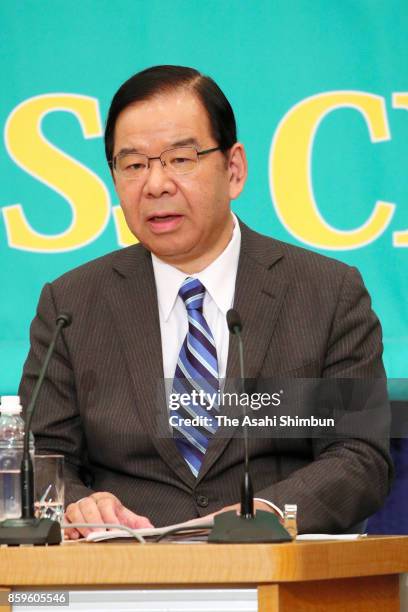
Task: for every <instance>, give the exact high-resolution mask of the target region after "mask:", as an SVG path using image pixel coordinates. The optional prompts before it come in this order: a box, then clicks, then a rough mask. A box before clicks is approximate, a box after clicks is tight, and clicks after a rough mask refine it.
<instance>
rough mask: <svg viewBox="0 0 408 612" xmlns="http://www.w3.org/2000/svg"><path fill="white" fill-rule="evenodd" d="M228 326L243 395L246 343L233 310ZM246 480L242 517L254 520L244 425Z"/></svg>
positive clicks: (228, 317) (231, 310)
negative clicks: (234, 343)
mask: <svg viewBox="0 0 408 612" xmlns="http://www.w3.org/2000/svg"><path fill="white" fill-rule="evenodd" d="M227 325H228V329H229V331H230V334H232V335H233V336H236V337H237V338H238V348H239V369H240V375H241V393H245V368H244V343H243V342H242V336H241V332H242V322H241V317H240V316H239V313H238V312H237V311H236V310H234V309H233V308H231V309H230V310H229V311H228V312H227ZM242 416H243V417H244V418H245V416H246V404H245V403H244V405H243V410H242ZM243 431H244V480H243V481H242V485H241V516H243V517H245V518H253V516H254V489H253V486H252V479H251V475H250V473H249V451H248V426H247V425H246V424H244V426H243Z"/></svg>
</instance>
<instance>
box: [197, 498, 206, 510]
mask: <svg viewBox="0 0 408 612" xmlns="http://www.w3.org/2000/svg"><path fill="white" fill-rule="evenodd" d="M196 502H197V504H198V505H199V506H200V508H206V507H207V506H208V497H206V496H205V495H197V497H196Z"/></svg>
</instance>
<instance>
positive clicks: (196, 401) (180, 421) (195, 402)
mask: <svg viewBox="0 0 408 612" xmlns="http://www.w3.org/2000/svg"><path fill="white" fill-rule="evenodd" d="M283 395H284V391H283V390H281V391H278V392H274V393H266V392H264V393H236V392H234V393H227V392H221V391H218V392H216V393H208V392H206V391H204V390H203V389H200V390H196V389H194V390H192V391H191V392H190V393H171V394H170V396H169V409H170V416H169V423H170V426H171V427H206V428H211V427H212V426H214V420H215V421H216V424H217V427H220V426H223V427H238V426H242V427H262V428H264V427H275V428H277V427H282V428H285V427H319V428H320V427H325V428H326V427H335V419H334V418H331V417H330V418H328V417H316V416H314V415H310V416H307V417H300V416H299V415H292V416H291V415H289V414H267V415H266V414H263V415H262V416H259V414H257V415H256V416H255V415H254V414H253V412H256V413H258V411H260V410H265V409H268V408H279V407H280V406H281V404H282V397H283ZM225 407H234V408H236V409H237V415H227V414H225V413H222V414H219V412H220V411H221V409H222V410H224V409H225ZM197 408H198V409H200V411H202V412H204V411H205V412H208V413H211V414H209V415H206V414H199V415H197ZM173 412H177V414H172V413H173ZM240 412H241V414H239V413H240ZM184 413H187V416H185V415H184ZM192 413H193V414H192Z"/></svg>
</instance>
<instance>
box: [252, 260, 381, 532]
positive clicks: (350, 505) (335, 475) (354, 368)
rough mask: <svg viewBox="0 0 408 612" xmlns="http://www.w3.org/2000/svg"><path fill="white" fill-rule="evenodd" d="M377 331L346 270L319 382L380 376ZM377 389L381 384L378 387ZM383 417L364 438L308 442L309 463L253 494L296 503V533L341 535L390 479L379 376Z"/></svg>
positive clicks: (359, 286)
mask: <svg viewBox="0 0 408 612" xmlns="http://www.w3.org/2000/svg"><path fill="white" fill-rule="evenodd" d="M384 377H385V374H384V369H383V365H382V340H381V328H380V324H379V321H378V319H377V317H376V316H375V314H374V312H373V311H372V310H371V302H370V298H369V295H368V293H367V291H366V289H365V287H364V284H363V281H362V279H361V276H360V274H359V272H358V271H357V270H356V269H354V268H348V269H347V271H346V273H345V276H344V280H343V283H342V286H341V291H340V295H339V298H338V302H337V306H336V310H335V316H334V319H333V323H332V328H331V334H330V340H329V342H328V345H327V350H326V355H325V359H324V364H323V369H322V378H341V379H343V378H344V379H347V378H359V379H365V378H366V379H377V382H378V379H379V378H384ZM380 386H381V384H380ZM381 402H382V411H383V412H382V413H383V415H384V418H383V419H382V420H381V419H380V420H379V421H378V422H376V421H373V422H370V423H367V431H366V435H365V436H362V435H361V432H359V435H358V436H356V437H345V438H342V439H340V440H335V439H333V438H332V439H321V438H316V439H313V440H312V446H313V455H314V461H312V462H311V463H310V464H308V465H307V466H305V467H303V468H301V469H299V470H297V471H295V472H293V473H292V474H290V475H289V477H288V478H286V479H285V480H282V481H280V482H278V483H276V484H273V485H271V486H268V487H267V488H265V489H263V490H260V491H257V492H256V496H257V497H260V498H266V499H270V500H272V501H273V502H274V503H275V504H277V505H278V506H280V507H281V508H283V506H284V504H285V503H297V505H298V528H299V531H300V532H316V531H318V532H322V531H324V532H329V533H330V532H341V531H344V530H346V529H347V528H349V527H350V525H352V524H353V523H356V522H357V521H361V520H362V519H364V518H366V517H367V516H369V515H370V514H372V513H373V512H375V511H376V510H377V509H378V508H379V507H380V506H381V505H382V503H383V501H384V499H385V497H386V495H387V492H388V489H389V483H390V480H391V478H390V476H391V475H392V463H391V459H390V456H389V452H388V436H389V431H388V427H389V416H388V400H387V394H386V383H385V378H384V385H383V395H382V398H381Z"/></svg>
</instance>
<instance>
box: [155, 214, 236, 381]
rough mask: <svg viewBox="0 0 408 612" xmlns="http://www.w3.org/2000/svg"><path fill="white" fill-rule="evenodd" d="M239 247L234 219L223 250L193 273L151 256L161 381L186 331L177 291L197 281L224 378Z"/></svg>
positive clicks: (171, 368)
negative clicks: (227, 241) (191, 279)
mask: <svg viewBox="0 0 408 612" xmlns="http://www.w3.org/2000/svg"><path fill="white" fill-rule="evenodd" d="M240 248H241V230H240V229H239V223H238V221H237V219H236V217H235V216H234V230H233V233H232V237H231V240H230V241H229V243H228V245H227V247H226V248H225V249H224V251H223V252H222V253H221V254H220V255H219V256H218V257H217V259H215V260H214V261H213V262H212V263H211V264H210V265H209V266H207V267H206V268H205V269H204V270H202V271H201V272H197V274H186V273H185V272H181V271H180V270H178V269H177V268H175V267H174V266H170V265H169V264H167V263H165V262H164V261H161V260H160V259H159V258H158V257H156V256H155V255H153V254H152V261H153V270H154V278H155V281H156V289H157V299H158V302H159V318H160V332H161V342H162V352H163V373H164V378H166V379H171V380H172V379H173V378H174V373H175V371H176V365H177V360H178V356H179V353H180V349H181V346H182V344H183V342H184V338H185V337H186V334H187V331H188V318H187V310H186V307H185V304H184V302H183V300H182V298H181V297H180V296H179V294H178V292H179V290H180V287H181V285H182V283H183V282H184V280H185V279H186V278H187V277H188V276H190V277H191V278H197V279H198V280H199V281H200V282H201V283H202V284H203V285H204V287H205V290H206V292H205V296H204V302H203V315H204V318H205V320H206V321H207V324H208V327H209V328H210V330H211V333H212V335H213V338H214V341H215V346H216V349H217V360H218V377H219V378H220V379H224V378H225V373H226V370H227V360H228V345H229V331H228V326H227V320H226V315H227V312H228V310H229V309H230V308H232V305H233V303H234V293H235V280H236V276H237V269H238V259H239V251H240Z"/></svg>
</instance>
